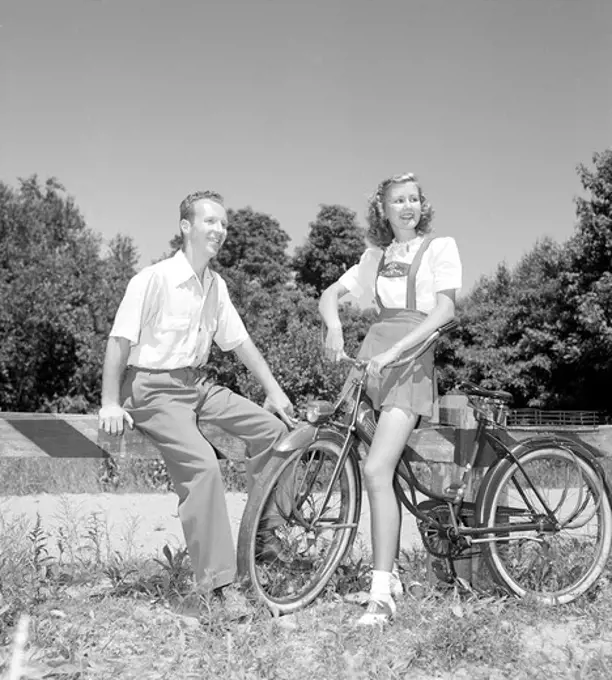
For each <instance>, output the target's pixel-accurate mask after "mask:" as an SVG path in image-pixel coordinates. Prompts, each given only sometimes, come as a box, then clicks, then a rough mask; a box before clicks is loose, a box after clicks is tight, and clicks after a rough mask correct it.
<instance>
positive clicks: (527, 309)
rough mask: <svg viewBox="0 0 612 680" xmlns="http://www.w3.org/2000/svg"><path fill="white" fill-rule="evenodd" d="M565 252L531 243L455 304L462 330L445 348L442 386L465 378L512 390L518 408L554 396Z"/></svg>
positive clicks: (544, 402)
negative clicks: (516, 259) (509, 264)
mask: <svg viewBox="0 0 612 680" xmlns="http://www.w3.org/2000/svg"><path fill="white" fill-rule="evenodd" d="M564 252H565V251H564V248H563V247H561V246H558V245H557V244H555V243H554V242H553V241H551V240H549V239H545V240H543V241H541V242H539V243H536V245H535V246H534V248H533V249H532V251H531V252H530V253H528V254H526V255H525V256H524V257H523V258H522V259H521V260H520V262H519V263H518V264H517V266H516V267H515V268H514V269H510V268H508V267H507V265H505V264H503V263H502V264H500V265H499V266H498V268H497V271H496V272H495V274H494V275H493V276H491V277H482V278H481V279H480V281H479V282H478V283H477V285H476V286H475V287H474V289H473V291H472V293H471V294H470V296H469V297H467V298H466V299H464V300H461V301H460V302H459V304H458V317H459V320H460V326H461V330H460V333H459V335H458V338H457V340H456V341H455V342H454V343H453V345H452V349H451V348H449V347H447V348H446V352H447V354H446V358H447V360H448V362H449V365H447V366H446V367H443V369H442V375H443V386H444V389H448V388H450V387H451V386H452V385H451V383H454V382H459V381H461V380H470V381H472V382H477V383H480V384H482V385H483V387H488V388H490V389H504V390H507V391H509V392H511V393H512V394H513V395H514V405H515V406H518V407H521V406H535V407H543V406H550V405H551V404H552V403H554V402H555V401H556V400H557V397H558V395H556V394H555V393H554V390H553V387H552V376H553V374H554V371H555V369H556V366H557V364H558V342H557V341H558V336H559V318H560V311H559V305H560V304H561V301H562V295H560V282H559V274H560V272H561V271H562V270H563V267H564V262H565V256H564Z"/></svg>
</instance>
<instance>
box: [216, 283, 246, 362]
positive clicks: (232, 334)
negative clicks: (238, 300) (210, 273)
mask: <svg viewBox="0 0 612 680" xmlns="http://www.w3.org/2000/svg"><path fill="white" fill-rule="evenodd" d="M214 276H215V278H216V280H217V285H218V286H219V308H218V312H217V330H216V331H215V335H214V337H213V340H214V341H215V343H216V344H217V345H218V346H219V348H220V349H221V350H222V351H223V352H229V351H230V350H232V349H235V348H236V347H238V345H241V344H242V343H243V342H244V341H245V340H246V339H247V338H248V337H249V333H248V331H247V329H246V328H245V326H244V324H243V323H242V319H241V318H240V315H239V314H238V312H237V310H236V308H235V307H234V304H233V302H232V301H231V298H230V296H229V292H228V290H227V284H226V283H225V281H224V280H223V279H222V278H221V276H219V275H218V274H217V273H215V274H214Z"/></svg>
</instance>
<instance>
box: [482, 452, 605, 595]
mask: <svg viewBox="0 0 612 680" xmlns="http://www.w3.org/2000/svg"><path fill="white" fill-rule="evenodd" d="M518 461H519V463H520V465H521V466H522V468H523V470H524V472H523V471H521V469H520V468H519V465H517V463H516V462H515V461H513V460H512V459H510V458H505V459H503V460H502V461H500V462H499V463H498V464H497V465H496V466H495V467H494V468H492V469H491V470H490V471H489V475H488V476H489V479H488V480H486V487H485V490H484V493H483V494H482V495H481V496H480V498H479V500H478V503H477V505H478V507H477V509H476V516H477V517H478V518H479V520H480V523H481V526H485V527H490V528H493V527H494V526H495V525H496V523H498V524H503V523H505V524H508V523H510V524H512V523H513V522H514V523H516V522H526V521H527V522H529V521H534V520H535V521H537V520H538V519H544V518H545V515H546V510H545V508H544V506H543V504H542V503H541V501H540V500H539V499H538V498H537V495H536V493H535V491H534V490H533V487H531V486H530V484H529V483H528V481H527V478H526V476H525V473H526V474H527V477H528V478H529V479H531V480H532V482H533V484H534V486H535V487H536V488H537V490H538V492H539V493H540V495H541V498H542V500H544V502H545V503H547V505H548V507H549V509H550V510H551V511H552V512H553V514H554V516H555V519H556V521H557V523H558V526H557V528H556V529H555V530H550V531H546V530H543V529H542V528H541V529H540V530H535V529H534V530H531V531H530V532H527V531H526V532H524V533H523V532H521V533H520V534H518V533H511V532H509V533H507V534H504V535H498V536H497V539H498V540H496V541H492V542H487V543H484V544H483V555H484V558H485V561H486V564H487V566H488V568H489V571H490V573H491V575H492V577H493V578H494V580H495V581H496V582H497V583H498V584H499V585H500V586H502V587H503V588H504V589H505V590H507V591H508V592H510V593H511V594H514V595H516V596H518V597H521V598H522V597H526V596H530V597H533V598H534V599H535V600H537V601H539V602H541V603H543V604H547V605H557V604H567V603H568V602H572V601H574V600H575V599H577V598H578V597H580V596H581V595H583V594H584V593H586V592H587V591H588V590H590V589H591V588H592V587H593V586H594V585H595V584H596V582H597V580H598V579H599V577H600V576H601V574H602V572H603V570H604V568H605V565H606V561H607V559H608V557H609V555H610V550H611V546H612V509H611V505H610V498H609V496H608V493H607V490H606V485H605V483H604V480H603V479H602V476H601V474H600V472H599V470H598V469H597V467H595V466H594V465H593V464H592V463H591V462H590V460H589V459H588V458H587V457H585V456H582V455H580V454H579V453H576V452H574V451H572V450H571V448H570V447H569V446H562V445H554V444H543V445H540V446H536V447H535V448H531V449H528V450H525V451H523V452H522V453H521V454H520V455H519V456H518ZM521 493H522V494H523V495H522V496H521ZM488 537H489V538H490V539H492V538H494V534H489V535H488Z"/></svg>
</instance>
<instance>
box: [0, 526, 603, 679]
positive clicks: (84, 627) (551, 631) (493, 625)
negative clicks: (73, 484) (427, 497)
mask: <svg viewBox="0 0 612 680" xmlns="http://www.w3.org/2000/svg"><path fill="white" fill-rule="evenodd" d="M60 529H62V530H63V531H64V533H65V535H66V536H67V535H69V532H71V531H72V532H75V531H76V532H77V533H78V534H79V535H80V536H81V537H83V536H85V537H88V541H87V542H88V546H89V548H88V549H87V550H85V551H76V550H75V551H74V552H70V550H69V549H66V548H65V549H64V550H63V551H57V550H56V549H55V548H56V546H55V545H53V543H54V542H56V541H57V540H58V533H56V532H51V531H50V530H48V529H47V527H46V526H45V524H44V522H43V520H42V519H41V518H40V517H38V518H37V520H36V521H35V522H34V523H30V524H29V525H26V524H24V523H23V522H18V521H15V522H14V523H12V524H8V525H7V524H5V526H4V527H3V530H2V533H1V535H0V674H2V673H4V674H5V675H4V678H8V675H6V674H7V673H8V668H9V665H10V663H11V660H12V654H13V650H14V645H13V641H14V638H15V635H16V631H17V627H18V624H19V622H20V621H21V622H22V623H23V621H24V620H25V621H27V624H28V625H27V642H26V644H25V645H24V649H23V658H22V665H23V668H24V673H23V675H22V677H23V678H32V679H33V678H62V679H64V680H77V679H79V680H85V679H87V678H92V679H93V678H95V679H99V680H103V679H105V678H108V679H109V680H110V679H111V678H113V679H115V678H126V679H127V678H134V679H136V678H138V679H139V680H140V679H147V680H155V679H157V678H159V679H162V678H168V679H170V678H173V679H174V678H179V679H185V680H186V679H188V678H194V679H195V678H198V679H199V678H202V679H204V678H226V679H228V680H229V679H232V680H233V679H234V678H235V679H244V680H255V679H258V678H266V679H278V680H281V679H285V678H286V679H290V680H301V679H310V678H317V679H327V678H340V679H343V678H346V679H347V680H349V679H350V680H353V679H365V678H383V679H384V678H390V679H395V678H410V679H413V678H414V679H416V680H418V679H419V678H420V679H421V680H424V679H426V678H445V679H449V680H450V678H474V679H477V680H478V679H481V678H482V679H483V680H484V679H485V678H494V679H495V678H518V679H522V678H525V679H530V678H534V679H535V678H541V677H554V678H572V679H576V680H577V679H578V678H581V679H582V678H585V679H587V678H588V679H602V680H603V679H604V678H609V677H611V676H612V644H610V643H611V641H612V619H611V618H610V615H609V612H610V610H611V608H612V572H611V571H610V570H608V571H607V573H606V574H605V576H604V578H603V579H602V580H601V582H600V584H599V586H598V588H597V589H596V591H595V592H593V593H592V594H591V595H589V596H587V597H583V598H582V599H581V600H580V601H578V602H576V603H574V604H572V605H568V606H565V607H560V608H555V609H550V608H545V607H541V606H538V605H537V604H535V603H533V602H529V601H518V600H515V599H512V598H507V597H504V596H503V595H501V594H499V593H495V594H489V595H486V596H477V595H475V594H474V593H470V592H459V591H458V590H457V589H456V588H452V587H450V588H445V589H442V588H441V587H440V586H438V587H436V586H433V585H428V583H427V573H426V561H425V558H424V555H423V553H421V552H413V553H410V554H404V555H403V558H402V565H401V566H402V569H403V571H402V574H401V575H402V580H403V581H404V584H405V585H406V587H407V595H406V598H405V600H404V601H403V602H401V603H400V604H399V607H398V616H397V619H396V621H395V623H394V624H393V625H392V626H390V627H389V628H387V629H386V630H385V631H379V630H359V629H357V628H355V627H354V625H353V623H354V621H355V619H356V618H357V617H358V616H359V613H360V608H359V606H357V605H355V604H350V603H347V602H346V600H345V598H346V596H347V595H348V594H349V593H350V592H353V591H355V590H358V589H359V588H362V587H363V586H364V585H365V581H366V579H367V573H368V565H367V564H365V563H363V562H356V563H353V564H349V565H345V566H344V567H343V568H342V569H340V570H339V572H338V573H337V575H336V577H335V578H334V581H333V583H332V584H330V587H329V588H328V589H327V591H326V593H325V594H324V595H323V596H322V597H320V598H319V600H318V601H317V602H316V603H315V604H314V605H313V606H311V607H310V608H308V609H307V610H305V611H302V612H299V613H298V614H296V615H294V616H289V617H282V618H275V617H274V616H273V615H272V614H271V613H270V612H268V611H267V610H266V609H264V608H262V607H261V606H260V605H257V604H256V603H250V604H249V605H248V606H247V608H246V609H245V610H243V611H242V613H241V616H240V617H239V618H237V619H236V618H233V615H232V611H231V608H227V607H224V606H223V604H222V603H221V602H220V601H218V599H217V598H215V597H212V596H210V595H209V594H207V593H206V592H203V591H201V590H198V589H197V588H196V587H195V586H194V584H193V582H192V579H191V572H190V568H189V561H188V558H187V556H186V554H185V552H184V551H182V550H178V551H172V550H171V549H169V548H167V547H166V548H165V549H164V553H163V556H162V557H161V558H160V559H144V558H142V557H132V556H131V551H130V550H129V549H128V550H126V551H125V553H124V554H121V555H120V554H117V553H113V552H110V551H107V550H106V549H105V522H104V518H103V517H99V516H90V517H85V518H82V519H81V525H80V526H78V527H75V526H74V520H73V518H71V517H66V522H65V524H64V525H62V526H60ZM415 582H419V583H420V584H422V585H418V586H416V585H414V583H415ZM24 617H27V618H24Z"/></svg>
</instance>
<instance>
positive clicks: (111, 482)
mask: <svg viewBox="0 0 612 680" xmlns="http://www.w3.org/2000/svg"><path fill="white" fill-rule="evenodd" d="M219 465H220V467H221V474H222V476H223V480H224V483H225V488H226V490H227V491H246V483H245V476H244V463H241V462H235V461H229V460H222V461H220V462H219ZM77 489H78V491H79V493H103V492H107V491H113V492H117V493H159V492H160V491H162V492H164V491H171V490H172V482H171V480H170V478H169V476H168V473H167V471H166V466H165V465H164V462H163V461H162V460H161V459H159V458H154V459H150V458H148V459H138V458H132V457H129V458H117V459H114V458H107V459H101V460H100V459H91V458H90V459H87V458H2V459H0V495H1V496H22V495H30V494H38V493H51V494H62V493H75V490H77Z"/></svg>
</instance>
